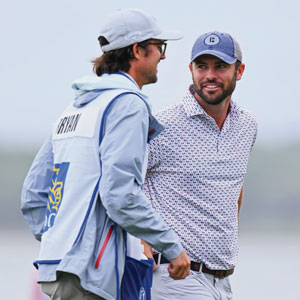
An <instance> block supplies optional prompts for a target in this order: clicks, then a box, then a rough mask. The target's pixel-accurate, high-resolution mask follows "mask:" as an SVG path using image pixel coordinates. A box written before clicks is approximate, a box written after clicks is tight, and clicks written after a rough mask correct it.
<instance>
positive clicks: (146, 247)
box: [141, 240, 156, 271]
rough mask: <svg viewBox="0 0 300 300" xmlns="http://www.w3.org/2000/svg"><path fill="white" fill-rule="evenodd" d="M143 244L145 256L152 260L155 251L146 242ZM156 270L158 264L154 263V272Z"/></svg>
mask: <svg viewBox="0 0 300 300" xmlns="http://www.w3.org/2000/svg"><path fill="white" fill-rule="evenodd" d="M141 244H142V245H144V254H145V255H146V256H147V257H148V258H152V259H153V250H152V247H151V246H150V245H149V244H147V243H146V242H145V241H143V240H141ZM155 270H156V262H155V261H153V271H155Z"/></svg>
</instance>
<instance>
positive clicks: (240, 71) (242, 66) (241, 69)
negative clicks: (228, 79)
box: [236, 64, 245, 80]
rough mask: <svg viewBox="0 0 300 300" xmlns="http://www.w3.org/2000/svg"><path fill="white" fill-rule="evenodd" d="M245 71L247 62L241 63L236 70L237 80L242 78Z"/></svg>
mask: <svg viewBox="0 0 300 300" xmlns="http://www.w3.org/2000/svg"><path fill="white" fill-rule="evenodd" d="M244 71H245V64H240V66H239V67H238V69H237V70H236V80H241V79H242V76H243V73H244Z"/></svg>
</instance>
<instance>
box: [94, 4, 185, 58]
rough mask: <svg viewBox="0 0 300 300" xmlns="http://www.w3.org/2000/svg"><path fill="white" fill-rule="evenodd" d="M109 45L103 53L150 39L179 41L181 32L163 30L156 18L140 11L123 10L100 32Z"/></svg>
mask: <svg viewBox="0 0 300 300" xmlns="http://www.w3.org/2000/svg"><path fill="white" fill-rule="evenodd" d="M100 37H104V38H105V39H106V40H107V41H108V44H106V45H102V46H101V49H102V51H103V52H108V51H110V50H116V49H120V48H123V47H126V46H129V45H132V44H134V43H138V42H142V41H145V40H148V39H158V40H164V41H165V40H179V39H181V38H182V37H183V35H182V34H181V33H180V32H176V31H164V30H162V29H161V28H160V27H159V26H158V24H157V21H156V20H155V18H154V17H152V16H151V15H149V14H148V13H146V12H144V11H142V10H140V9H133V8H128V9H121V10H118V11H117V12H115V13H114V14H112V15H111V16H110V17H108V18H107V19H106V21H105V22H104V24H103V26H102V29H101V31H100V36H99V38H100Z"/></svg>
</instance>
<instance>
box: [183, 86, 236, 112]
mask: <svg viewBox="0 0 300 300" xmlns="http://www.w3.org/2000/svg"><path fill="white" fill-rule="evenodd" d="M182 101H183V107H184V109H185V112H186V114H187V115H188V116H189V117H193V116H199V115H207V113H206V112H205V110H204V109H203V108H202V106H201V105H200V104H199V103H198V101H197V100H196V98H195V97H194V95H193V89H192V85H191V86H190V87H189V89H188V91H187V92H186V94H185V95H184V97H183V100H182ZM239 111H240V109H239V107H238V105H237V104H236V103H235V102H234V101H232V100H230V106H229V112H228V115H232V114H239Z"/></svg>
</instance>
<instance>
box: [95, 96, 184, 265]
mask: <svg viewBox="0 0 300 300" xmlns="http://www.w3.org/2000/svg"><path fill="white" fill-rule="evenodd" d="M105 126H106V128H105V132H104V138H103V140H102V143H101V145H100V159H101V164H102V176H101V180H100V186H99V192H100V198H101V201H102V203H103V205H104V207H105V208H106V209H107V214H108V216H109V217H110V218H111V219H112V220H113V221H114V222H115V223H117V224H119V225H120V226H121V227H123V228H124V229H125V230H126V231H127V232H129V233H130V234H132V235H133V236H136V237H138V238H140V239H143V240H144V241H146V242H147V243H148V244H150V245H151V246H152V247H153V248H155V249H157V250H158V251H161V252H162V253H163V254H164V255H165V256H166V257H167V258H168V259H169V260H172V259H174V258H176V257H177V256H179V254H180V253H181V251H182V249H183V248H182V246H181V244H180V241H179V238H178V237H177V235H176V234H175V232H174V231H173V230H172V229H170V228H169V227H167V226H166V224H165V223H164V221H163V220H162V218H161V217H160V215H159V214H158V213H157V212H156V211H155V210H154V209H153V208H152V205H151V203H150V201H149V200H148V199H147V198H146V196H145V194H144V193H143V192H142V185H143V183H144V175H143V165H144V160H145V159H146V148H147V138H148V127H149V114H148V110H147V107H146V105H145V104H144V102H143V101H142V100H140V99H139V98H138V97H137V96H135V95H126V96H123V97H120V98H119V99H118V100H117V102H116V103H115V104H114V105H113V106H112V108H111V110H110V111H109V113H108V115H107V119H106V125H105Z"/></svg>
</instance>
